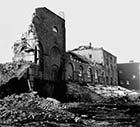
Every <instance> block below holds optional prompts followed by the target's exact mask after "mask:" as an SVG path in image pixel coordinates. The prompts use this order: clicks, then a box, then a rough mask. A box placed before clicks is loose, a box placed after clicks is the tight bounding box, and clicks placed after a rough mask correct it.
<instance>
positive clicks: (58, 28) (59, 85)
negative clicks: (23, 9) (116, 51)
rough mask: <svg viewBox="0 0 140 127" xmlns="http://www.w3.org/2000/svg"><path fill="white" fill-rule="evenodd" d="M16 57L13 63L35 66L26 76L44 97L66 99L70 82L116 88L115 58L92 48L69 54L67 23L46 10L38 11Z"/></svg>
mask: <svg viewBox="0 0 140 127" xmlns="http://www.w3.org/2000/svg"><path fill="white" fill-rule="evenodd" d="M14 54H15V56H14V58H13V61H19V60H20V61H22V60H23V61H24V60H25V61H32V62H33V63H35V64H34V65H32V67H30V68H29V69H28V70H27V75H28V79H29V81H30V83H31V86H32V87H33V89H35V90H37V91H38V92H40V94H42V95H43V96H57V94H58V95H59V96H61V94H62V96H63V92H64V91H65V83H66V82H68V81H71V82H79V83H91V84H108V85H117V66H116V57H115V56H113V55H112V54H110V53H108V52H107V51H105V50H104V49H102V48H100V49H95V48H92V47H91V46H87V47H86V46H84V47H79V48H78V49H74V50H72V51H70V52H66V42H65V20H64V19H63V18H61V17H60V16H58V15H56V14H54V13H53V12H51V11H50V10H48V9H47V8H37V9H36V10H35V13H34V14H33V19H32V23H31V25H30V27H29V30H28V31H27V32H26V33H25V34H24V35H23V36H22V37H21V40H19V42H16V43H15V44H14ZM95 58H96V59H95Z"/></svg>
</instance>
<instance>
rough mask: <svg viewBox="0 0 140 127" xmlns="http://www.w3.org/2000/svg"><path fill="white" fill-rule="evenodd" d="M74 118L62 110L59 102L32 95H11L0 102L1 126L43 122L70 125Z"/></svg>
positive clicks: (71, 114)
mask: <svg viewBox="0 0 140 127" xmlns="http://www.w3.org/2000/svg"><path fill="white" fill-rule="evenodd" d="M74 118H75V115H74V114H73V113H70V112H68V111H65V110H63V108H62V107H61V104H60V102H59V101H56V100H53V99H44V98H40V97H39V96H37V95H35V94H34V93H22V94H20V95H15V94H13V95H11V96H7V97H5V98H4V99H2V100H0V124H1V126H2V125H3V126H24V125H27V124H30V123H34V125H35V123H36V124H39V123H40V125H41V123H42V124H43V122H45V121H46V122H47V121H49V122H51V121H53V122H57V123H72V122H74V121H75V120H74ZM41 121H42V122H41Z"/></svg>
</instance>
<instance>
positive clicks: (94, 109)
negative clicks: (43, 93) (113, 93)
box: [0, 92, 140, 127]
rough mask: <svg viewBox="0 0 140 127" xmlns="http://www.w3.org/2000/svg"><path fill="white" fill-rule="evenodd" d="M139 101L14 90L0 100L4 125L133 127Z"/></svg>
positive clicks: (0, 116) (136, 118) (139, 116)
mask: <svg viewBox="0 0 140 127" xmlns="http://www.w3.org/2000/svg"><path fill="white" fill-rule="evenodd" d="M113 101H114V102H115V103H114V102H113ZM112 102H113V103H112ZM124 102H125V103H124ZM138 102H139V99H137V103H136V101H135V102H134V101H132V100H131V99H128V97H120V98H115V100H114V99H113V98H110V99H109V98H108V100H107V101H106V100H105V101H103V102H100V103H85V102H72V103H61V102H59V101H57V100H55V99H52V98H47V99H44V98H41V97H39V96H38V95H37V94H35V93H34V92H32V93H22V94H20V95H16V94H13V95H11V96H7V97H5V98H4V99H1V100H0V126H3V127H11V126H13V127H15V126H19V127H20V126H23V127H24V126H25V127H29V126H31V127H43V126H44V127H46V126H47V127H118V126H119V127H133V126H135V125H136V123H137V124H138V122H139V121H138V120H139V118H140V105H139V103H138Z"/></svg>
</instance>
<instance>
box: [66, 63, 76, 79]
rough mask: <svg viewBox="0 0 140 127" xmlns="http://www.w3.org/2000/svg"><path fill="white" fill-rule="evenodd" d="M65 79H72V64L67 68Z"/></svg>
mask: <svg viewBox="0 0 140 127" xmlns="http://www.w3.org/2000/svg"><path fill="white" fill-rule="evenodd" d="M66 77H67V79H68V80H73V79H74V67H73V65H72V63H69V64H68V66H67V71H66Z"/></svg>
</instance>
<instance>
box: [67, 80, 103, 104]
mask: <svg viewBox="0 0 140 127" xmlns="http://www.w3.org/2000/svg"><path fill="white" fill-rule="evenodd" d="M66 87H67V91H66V98H67V100H69V101H70V102H91V103H97V102H98V103H99V102H102V101H103V100H104V97H103V96H101V95H99V94H98V93H96V92H95V91H93V90H91V89H89V88H87V87H86V86H82V85H80V84H78V83H67V84H66Z"/></svg>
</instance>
